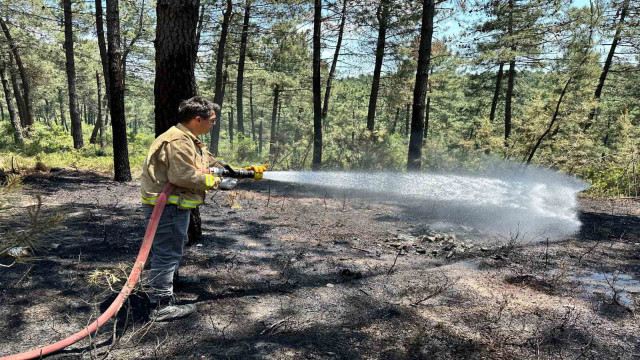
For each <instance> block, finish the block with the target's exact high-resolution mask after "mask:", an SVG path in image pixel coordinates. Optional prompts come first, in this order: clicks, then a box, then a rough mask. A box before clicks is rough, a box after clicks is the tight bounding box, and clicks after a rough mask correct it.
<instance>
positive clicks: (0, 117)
mask: <svg viewBox="0 0 640 360" xmlns="http://www.w3.org/2000/svg"><path fill="white" fill-rule="evenodd" d="M0 121H4V106H3V105H2V101H0Z"/></svg>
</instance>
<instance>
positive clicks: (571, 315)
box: [0, 170, 640, 359]
mask: <svg viewBox="0 0 640 360" xmlns="http://www.w3.org/2000/svg"><path fill="white" fill-rule="evenodd" d="M36 194H40V195H41V196H42V200H43V207H42V211H41V213H40V214H39V218H40V219H46V216H48V215H58V216H62V217H63V219H64V221H63V222H62V226H61V227H58V228H54V227H51V228H49V227H47V226H44V229H42V232H41V234H40V244H39V249H40V250H39V251H38V252H37V253H36V254H35V258H33V259H31V260H30V261H27V262H23V263H17V264H14V265H13V266H11V267H8V268H0V289H1V290H0V291H1V293H0V328H1V329H3V331H2V333H1V334H0V355H9V354H12V353H14V352H19V351H26V350H29V349H31V348H35V347H39V346H44V345H47V344H49V343H53V342H55V341H58V340H60V339H62V338H64V337H66V336H68V335H70V334H72V333H75V332H77V331H79V330H81V329H82V328H83V327H84V326H86V325H87V324H88V323H89V322H91V321H93V320H94V319H95V318H96V317H97V316H98V315H99V314H100V312H101V310H104V309H105V308H106V306H108V304H109V301H110V300H112V299H113V298H114V296H115V295H114V294H115V292H116V291H118V290H119V289H120V288H121V287H122V284H123V282H124V279H126V276H127V274H128V271H129V270H130V268H131V265H132V263H133V260H134V259H135V257H136V254H137V251H138V247H139V244H140V242H141V239H142V236H143V234H144V228H143V223H144V221H143V216H142V212H141V209H140V205H139V195H138V183H136V182H132V183H127V184H118V183H114V182H112V181H111V180H110V179H109V178H108V177H107V176H103V175H100V174H96V173H85V172H79V171H73V170H63V171H58V172H55V173H34V174H29V175H26V176H25V177H24V188H23V190H21V192H20V193H19V194H18V195H16V196H15V197H14V198H13V200H12V202H13V203H14V204H17V203H20V204H23V205H27V204H32V203H34V197H33V195H36ZM579 209H580V219H581V221H582V222H583V226H582V230H581V231H580V232H579V233H578V234H576V235H575V236H572V237H566V238H561V239H549V241H546V240H543V241H532V239H528V238H527V236H526V235H525V234H523V235H518V236H512V237H510V238H508V237H507V238H505V237H495V236H490V235H488V234H483V233H482V232H480V231H478V230H476V229H473V228H468V227H464V226H458V227H456V226H452V227H451V228H450V229H449V230H448V231H446V232H442V231H435V230H433V229H432V228H430V227H429V226H428V225H426V223H425V219H428V214H426V215H425V214H415V213H412V212H411V211H410V210H409V209H407V208H404V207H403V206H402V204H393V203H385V204H379V203H375V202H370V201H368V200H361V199H356V198H353V197H351V196H349V195H346V194H345V195H343V196H330V195H328V193H322V191H319V190H318V189H305V188H303V187H300V186H291V185H283V184H278V183H274V182H269V181H262V182H247V183H243V184H240V185H239V186H238V188H237V189H236V190H235V191H226V192H216V193H214V194H212V195H210V196H209V199H208V204H207V205H206V206H202V207H201V214H202V220H203V231H204V234H203V238H202V239H201V241H200V242H199V243H197V244H195V245H192V246H190V247H188V249H187V250H186V253H185V257H184V265H183V266H182V267H181V272H182V273H183V274H187V275H200V276H201V277H202V279H203V281H202V283H201V284H200V285H198V286H192V287H188V288H179V289H177V294H178V296H179V297H180V299H181V301H183V302H194V303H196V304H197V305H198V309H199V312H198V313H197V314H195V315H194V316H191V317H189V318H186V319H181V320H177V321H174V322H170V323H156V322H153V321H148V317H147V314H148V304H147V302H146V300H145V299H146V298H145V295H144V284H143V286H142V287H138V291H137V293H136V295H135V296H133V297H132V298H131V300H130V301H128V302H127V303H126V306H124V307H123V308H122V309H121V311H120V313H119V315H118V322H117V323H114V322H113V321H110V322H109V323H108V324H106V325H105V326H104V327H102V328H101V329H100V330H99V331H98V333H97V334H96V335H94V336H92V337H91V338H90V339H85V340H82V341H81V342H79V343H77V344H74V345H72V346H69V347H68V348H67V349H65V350H63V351H62V352H59V353H57V354H54V355H52V356H50V358H51V359H165V358H170V359H184V358H197V359H227V358H229V359H247V358H259V359H263V358H264V359H300V358H308V359H513V358H518V359H580V358H584V359H635V358H640V332H639V330H640V329H639V328H640V325H639V324H640V322H639V321H638V319H637V318H636V317H635V312H636V311H637V310H638V306H637V303H638V301H640V295H639V294H640V292H639V291H640V289H639V288H640V285H639V284H638V281H637V280H640V266H639V265H640V218H639V217H638V215H640V204H639V203H638V202H635V201H634V200H632V199H616V200H596V199H587V198H584V199H580V205H579ZM25 214H26V209H25V208H24V207H22V208H17V209H14V210H13V211H9V212H7V211H5V212H4V213H3V214H2V218H1V219H2V220H1V221H2V222H1V223H0V224H1V227H2V231H3V233H6V232H7V231H14V232H15V231H18V232H19V231H21V230H25V231H28V227H27V226H26V225H25V219H27V218H28V217H27V216H26V215H25ZM43 221H44V220H43ZM0 261H1V262H2V263H3V264H7V263H11V262H12V258H9V257H5V258H2V259H0ZM114 339H115V341H114Z"/></svg>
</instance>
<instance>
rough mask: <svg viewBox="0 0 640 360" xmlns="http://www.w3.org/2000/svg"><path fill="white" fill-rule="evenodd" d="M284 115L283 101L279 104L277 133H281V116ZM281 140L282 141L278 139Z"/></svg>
mask: <svg viewBox="0 0 640 360" xmlns="http://www.w3.org/2000/svg"><path fill="white" fill-rule="evenodd" d="M281 115H282V102H280V103H279V104H278V120H277V122H276V133H278V134H280V116H281ZM278 141H279V142H282V141H280V140H278Z"/></svg>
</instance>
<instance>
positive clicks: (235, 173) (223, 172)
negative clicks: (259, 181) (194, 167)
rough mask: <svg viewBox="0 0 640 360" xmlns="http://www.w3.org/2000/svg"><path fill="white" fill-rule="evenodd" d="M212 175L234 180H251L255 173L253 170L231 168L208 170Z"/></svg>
mask: <svg viewBox="0 0 640 360" xmlns="http://www.w3.org/2000/svg"><path fill="white" fill-rule="evenodd" d="M209 170H210V171H211V173H212V174H218V175H220V176H222V177H231V178H236V179H253V178H254V176H255V175H256V172H255V171H253V170H245V169H234V168H232V167H226V168H224V169H222V168H216V167H214V168H210V169H209Z"/></svg>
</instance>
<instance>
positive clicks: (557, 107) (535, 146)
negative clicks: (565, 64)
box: [527, 77, 573, 165]
mask: <svg viewBox="0 0 640 360" xmlns="http://www.w3.org/2000/svg"><path fill="white" fill-rule="evenodd" d="M572 80H573V77H570V78H569V80H567V83H566V84H565V85H564V89H562V93H560V98H559V99H558V103H557V104H556V111H554V113H553V117H552V118H551V122H550V123H549V126H548V127H547V130H545V132H544V133H543V134H542V135H541V136H540V138H538V141H537V142H536V144H535V145H534V146H533V149H531V153H530V154H529V158H527V165H529V164H530V163H531V159H533V155H535V154H536V150H538V147H539V146H540V144H542V140H544V138H545V136H547V134H549V132H550V131H551V129H552V128H553V124H555V122H556V120H557V119H558V114H559V113H560V105H562V99H563V98H564V95H565V94H566V93H567V89H568V88H569V84H571V81H572Z"/></svg>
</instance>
